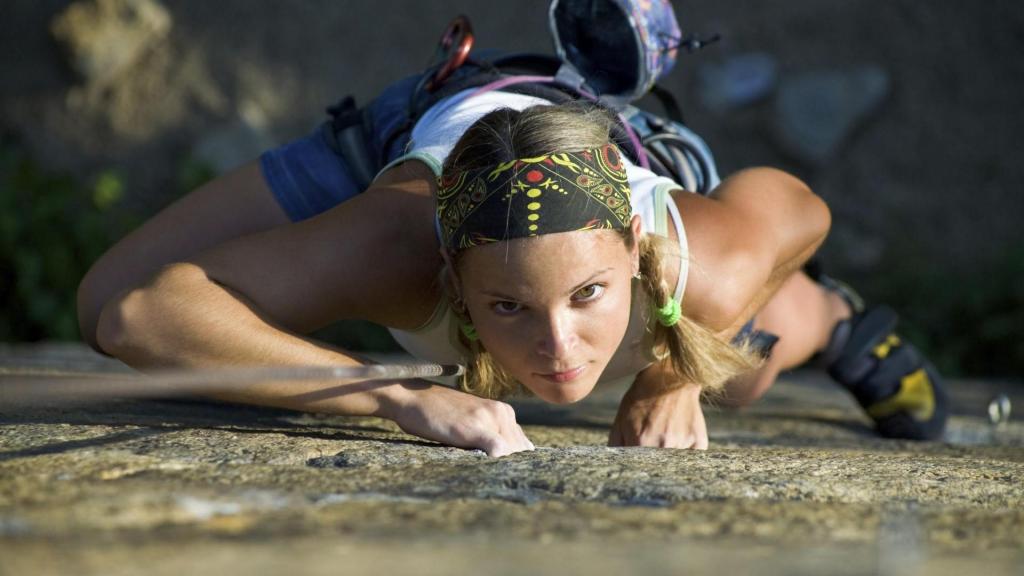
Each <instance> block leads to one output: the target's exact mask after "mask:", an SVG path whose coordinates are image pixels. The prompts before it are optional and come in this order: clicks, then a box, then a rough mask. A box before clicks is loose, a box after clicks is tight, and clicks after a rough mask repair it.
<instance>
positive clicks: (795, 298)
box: [720, 272, 851, 406]
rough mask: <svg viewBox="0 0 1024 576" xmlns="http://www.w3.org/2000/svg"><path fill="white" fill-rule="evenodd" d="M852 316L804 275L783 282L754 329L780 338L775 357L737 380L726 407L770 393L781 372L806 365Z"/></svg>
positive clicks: (728, 391)
mask: <svg viewBox="0 0 1024 576" xmlns="http://www.w3.org/2000/svg"><path fill="white" fill-rule="evenodd" d="M850 314H851V311H850V308H849V306H848V305H847V304H846V302H845V301H843V299H842V298H841V297H840V296H839V295H838V294H836V293H835V292H832V291H829V290H825V289H824V288H822V287H821V285H819V284H818V283H816V282H814V281H813V280H811V279H810V278H809V277H808V276H807V275H806V274H804V273H803V272H797V273H796V274H794V275H793V276H791V277H790V278H789V279H788V280H786V281H785V283H783V285H782V287H781V288H779V291H778V292H776V293H775V295H774V296H772V298H771V300H769V301H768V303H767V304H766V305H765V306H764V308H762V309H761V311H760V312H758V313H757V316H756V320H755V322H754V327H755V328H756V329H758V330H765V331H767V332H771V333H772V334H775V335H777V336H778V337H779V341H778V342H777V343H776V345H775V348H774V349H773V350H772V355H771V357H770V358H769V359H768V361H767V362H766V363H765V364H764V366H762V367H761V368H760V369H759V370H757V371H756V372H752V373H750V374H747V375H744V376H741V377H738V378H734V379H733V380H730V381H729V382H728V383H727V384H726V386H725V394H724V395H723V397H722V398H721V400H720V403H721V404H724V405H726V406H747V405H749V404H751V403H753V402H754V401H756V400H757V399H758V398H760V397H761V396H762V395H764V393H765V392H767V391H768V388H770V387H771V385H772V384H774V383H775V378H776V377H777V376H778V374H779V372H782V371H783V370H789V369H791V368H795V367H797V366H799V365H801V364H803V363H804V362H806V361H807V360H808V359H809V358H810V357H811V356H813V355H814V353H815V352H818V351H820V350H821V349H823V348H824V347H825V345H826V344H827V343H828V340H829V337H830V336H831V335H832V329H833V328H834V327H835V325H836V323H837V322H839V321H840V320H842V319H843V318H848V317H849V316H850Z"/></svg>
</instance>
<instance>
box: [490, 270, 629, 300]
mask: <svg viewBox="0 0 1024 576" xmlns="http://www.w3.org/2000/svg"><path fill="white" fill-rule="evenodd" d="M614 269H615V267H614V266H609V267H608V268H602V269H600V270H598V271H597V272H594V273H593V274H591V275H590V277H589V278H587V279H586V280H584V281H583V282H580V283H579V284H577V285H576V286H574V287H573V288H572V290H570V291H569V294H575V293H576V292H577V291H578V290H579V289H580V288H583V287H584V286H586V285H588V284H590V283H591V282H593V280H594V278H597V277H598V276H600V275H601V274H604V273H605V272H608V271H609V270H614ZM480 294H483V295H484V296H491V297H493V298H500V299H503V300H519V299H518V298H516V297H515V296H509V295H508V294H503V293H501V292H492V291H490V290H481V291H480Z"/></svg>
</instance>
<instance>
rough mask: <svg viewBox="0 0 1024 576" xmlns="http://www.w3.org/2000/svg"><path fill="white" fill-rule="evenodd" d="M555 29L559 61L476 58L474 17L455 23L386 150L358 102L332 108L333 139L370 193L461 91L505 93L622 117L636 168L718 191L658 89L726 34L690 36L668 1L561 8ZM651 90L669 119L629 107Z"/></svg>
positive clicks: (620, 133)
mask: <svg viewBox="0 0 1024 576" xmlns="http://www.w3.org/2000/svg"><path fill="white" fill-rule="evenodd" d="M549 24H550V29H551V33H552V36H553V37H554V41H555V47H556V52H557V56H552V55H545V54H533V53H527V54H519V53H515V54H499V53H493V52H492V53H479V54H476V53H473V52H472V47H473V43H474V41H475V37H474V35H473V29H472V25H471V23H470V21H469V18H468V17H466V16H464V15H460V16H457V17H456V18H455V19H454V20H452V22H451V23H450V24H449V25H448V27H447V28H446V29H445V31H444V32H443V33H442V35H441V38H440V41H439V42H438V46H437V49H436V51H435V54H434V58H433V60H432V63H431V64H430V65H429V66H428V67H427V69H426V70H425V71H424V72H423V73H421V74H420V75H419V80H418V81H417V82H416V83H415V86H414V87H413V89H412V90H411V91H410V93H409V101H408V105H407V106H406V109H405V111H404V118H403V119H401V120H400V121H397V122H394V123H393V124H392V125H391V128H390V130H389V131H388V133H386V134H385V135H384V136H383V137H382V138H381V141H382V143H381V144H380V145H378V146H374V144H373V142H372V139H371V137H370V136H369V135H370V134H371V133H372V130H371V126H370V123H371V120H370V119H369V118H368V115H367V113H366V111H365V109H361V108H359V107H357V106H356V104H355V100H354V98H352V97H351V96H347V97H345V98H343V99H342V100H341V101H340V102H339V103H338V104H335V105H334V106H331V107H330V108H328V110H327V111H328V114H329V115H330V120H328V121H327V122H326V123H325V124H324V127H323V131H324V136H325V139H326V141H327V142H328V144H329V145H330V146H331V148H332V149H333V150H334V151H335V152H336V153H338V154H340V155H341V156H342V157H344V158H345V160H346V163H347V164H348V166H349V167H350V168H351V173H352V175H353V178H354V179H355V180H356V183H357V184H358V185H360V186H362V187H364V188H365V187H368V186H369V184H370V183H371V182H372V180H373V178H374V177H375V176H376V174H377V172H378V171H379V170H380V169H381V168H383V167H384V166H385V165H387V163H388V162H389V161H390V160H391V159H392V158H390V153H391V151H393V150H395V149H401V148H402V147H403V145H404V143H406V142H408V140H409V137H410V134H411V131H412V128H413V126H415V124H416V121H417V120H419V118H420V117H421V116H422V115H423V114H424V113H425V112H426V111H427V110H429V109H430V108H431V107H432V106H434V105H435V104H437V103H439V102H440V101H442V100H444V99H445V98H448V97H450V96H452V95H454V94H456V93H459V92H462V91H465V90H470V89H475V90H474V92H473V93H472V94H473V95H479V94H483V93H485V92H490V91H494V90H500V91H506V92H513V93H517V94H525V95H530V96H536V97H538V98H542V99H545V100H548V101H550V102H552V103H554V104H563V103H567V102H571V101H577V100H581V99H582V100H589V101H592V102H594V103H595V104H597V105H599V106H603V107H605V108H607V109H609V110H611V111H613V112H615V113H616V115H617V116H618V117H619V120H620V122H619V123H618V126H615V127H613V130H612V138H613V140H614V141H615V142H616V144H617V145H619V147H620V148H621V149H622V151H623V153H624V154H625V155H626V156H627V158H629V160H630V161H631V162H633V163H634V164H637V165H639V166H642V167H645V168H649V169H650V170H652V171H653V172H654V173H656V174H658V175H659V176H665V177H668V178H670V179H672V180H674V181H676V182H677V183H679V184H680V186H682V187H683V188H685V189H687V190H689V191H692V192H697V193H700V194H704V195H706V194H708V193H710V191H711V190H712V189H713V188H714V187H715V186H717V185H718V182H719V177H718V173H717V170H716V168H715V162H714V158H713V156H712V155H711V151H710V149H708V147H707V145H706V144H705V143H704V142H703V140H701V139H700V137H699V136H697V135H696V134H695V133H693V132H692V131H691V130H690V129H688V128H687V127H686V126H685V125H684V124H683V122H682V119H683V115H682V111H681V109H680V107H679V105H678V102H677V101H676V99H675V98H674V97H673V96H672V94H671V93H670V92H668V91H667V90H664V89H661V88H660V87H658V86H657V85H656V82H657V81H658V80H659V79H661V78H664V77H665V75H666V74H667V73H668V72H669V71H670V70H671V69H672V67H673V65H674V63H675V60H676V56H677V54H678V51H679V49H683V50H686V51H689V52H692V51H695V50H699V49H700V48H702V47H704V46H706V45H707V44H710V43H712V42H715V41H717V40H718V36H717V35H715V36H711V37H709V38H698V37H696V36H692V35H691V36H688V37H686V38H684V37H683V36H682V34H681V32H680V29H679V25H678V23H677V21H676V18H675V13H674V12H673V10H672V6H671V4H669V2H668V1H667V0H642V1H641V0H553V1H552V3H551V7H550V10H549ZM649 92H650V93H653V94H654V95H655V96H656V98H657V99H658V100H659V101H660V102H661V103H662V105H663V106H664V108H665V112H666V118H661V117H659V116H656V115H654V114H651V113H649V112H646V111H644V110H641V109H639V108H637V107H635V106H633V105H632V104H631V102H633V101H634V100H636V99H638V98H640V97H641V96H643V95H645V94H647V93H649Z"/></svg>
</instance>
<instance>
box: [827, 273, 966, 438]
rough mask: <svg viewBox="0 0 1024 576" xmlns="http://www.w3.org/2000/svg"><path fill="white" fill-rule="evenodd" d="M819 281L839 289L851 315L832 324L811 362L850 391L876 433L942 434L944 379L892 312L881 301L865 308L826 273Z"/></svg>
mask: <svg viewBox="0 0 1024 576" xmlns="http://www.w3.org/2000/svg"><path fill="white" fill-rule="evenodd" d="M817 280H818V281H819V283H821V284H822V285H823V286H824V287H825V288H826V289H830V290H833V291H835V292H837V293H839V295H840V296H841V297H843V299H844V300H846V302H847V304H849V305H850V308H851V309H852V310H853V316H852V317H850V318H848V319H846V320H842V321H840V322H839V323H838V324H836V327H835V328H834V329H833V331H832V336H831V338H830V339H829V343H828V345H827V346H826V347H825V350H824V351H822V352H821V353H819V354H818V355H817V357H816V358H815V359H814V362H815V363H816V364H817V365H819V366H821V367H823V368H825V370H826V371H827V372H828V374H829V376H831V377H832V378H833V379H834V380H835V381H836V382H838V383H840V384H842V385H843V386H844V387H845V388H846V389H847V390H849V391H850V393H852V394H853V396H854V398H856V399H857V402H858V403H860V405H861V406H862V407H863V408H864V411H865V412H867V414H868V416H870V417H871V419H872V420H874V422H875V428H876V429H877V430H878V433H879V434H880V435H882V436H884V437H886V438H905V439H911V440H936V439H939V438H941V437H942V433H943V431H944V430H945V427H946V418H947V416H948V413H949V400H948V396H947V394H946V390H945V384H944V382H943V381H942V378H941V376H940V375H939V373H938V370H936V369H935V367H934V366H933V365H932V363H931V362H929V361H928V360H927V359H926V358H924V357H923V356H922V355H921V353H920V352H918V350H917V348H915V347H914V345H913V344H911V343H909V342H907V341H906V340H904V339H903V338H901V337H900V336H898V335H897V334H896V332H895V329H896V323H897V321H898V319H899V318H898V316H897V315H896V312H895V311H893V309H892V308H890V307H888V306H884V305H883V306H875V307H872V308H868V309H864V305H863V303H862V301H861V300H860V298H859V296H857V295H856V293H855V292H853V291H852V290H851V289H850V288H849V287H848V286H846V285H845V284H842V283H840V282H838V281H836V280H833V279H831V278H828V277H827V276H822V277H819V278H817Z"/></svg>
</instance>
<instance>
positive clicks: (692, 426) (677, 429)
mask: <svg viewBox="0 0 1024 576" xmlns="http://www.w3.org/2000/svg"><path fill="white" fill-rule="evenodd" d="M652 370H653V368H652ZM608 445H609V446H657V447H662V448H696V449H697V450H707V447H708V429H707V425H706V424H705V423H704V413H703V412H702V411H701V409H700V386H697V385H693V384H690V385H686V386H683V387H681V388H677V389H675V390H670V391H665V389H664V387H663V386H662V385H661V375H660V374H655V375H645V373H641V374H640V376H637V379H636V380H635V381H634V382H633V385H632V386H631V387H630V388H629V391H628V392H626V395H625V396H623V398H622V401H621V402H620V403H619V413H618V414H617V415H616V416H615V423H614V424H612V429H611V433H610V434H609V435H608Z"/></svg>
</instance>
